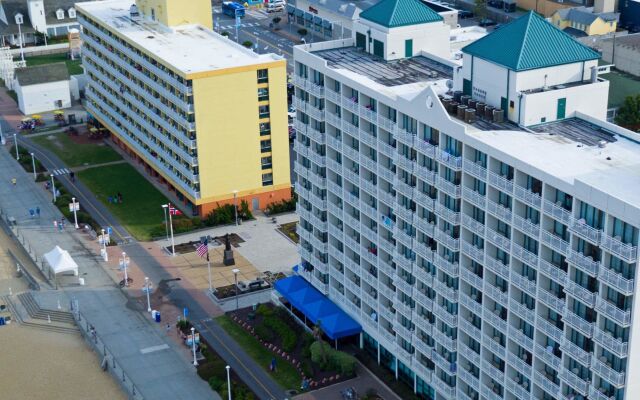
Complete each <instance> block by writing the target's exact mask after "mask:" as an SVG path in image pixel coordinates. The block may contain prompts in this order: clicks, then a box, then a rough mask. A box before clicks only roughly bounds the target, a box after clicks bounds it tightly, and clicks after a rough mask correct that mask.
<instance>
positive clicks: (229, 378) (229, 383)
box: [225, 365, 231, 400]
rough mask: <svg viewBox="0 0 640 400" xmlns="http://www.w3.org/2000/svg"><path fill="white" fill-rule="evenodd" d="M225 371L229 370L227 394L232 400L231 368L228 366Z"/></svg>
mask: <svg viewBox="0 0 640 400" xmlns="http://www.w3.org/2000/svg"><path fill="white" fill-rule="evenodd" d="M225 369H226V370H227V393H229V400H231V367H230V366H228V365H227V366H226V367H225Z"/></svg>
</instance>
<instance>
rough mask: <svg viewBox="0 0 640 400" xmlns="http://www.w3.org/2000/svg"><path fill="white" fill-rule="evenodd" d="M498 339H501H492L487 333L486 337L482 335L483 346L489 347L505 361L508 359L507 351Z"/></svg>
mask: <svg viewBox="0 0 640 400" xmlns="http://www.w3.org/2000/svg"><path fill="white" fill-rule="evenodd" d="M476 339H477V338H476ZM496 339H499V338H498V337H494V338H492V337H491V336H489V335H487V334H486V333H485V334H484V335H482V344H483V345H484V346H485V347H487V348H488V349H489V350H491V351H492V352H494V353H495V354H497V355H498V356H499V357H500V358H502V359H504V358H505V357H506V353H507V349H506V348H505V347H504V346H503V345H502V344H500V342H499V341H498V340H496Z"/></svg>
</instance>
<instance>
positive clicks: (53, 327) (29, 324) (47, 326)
mask: <svg viewBox="0 0 640 400" xmlns="http://www.w3.org/2000/svg"><path fill="white" fill-rule="evenodd" d="M22 325H23V326H26V327H28V328H35V329H40V330H43V331H47V332H55V333H67V334H76V333H79V332H80V331H79V330H78V328H68V327H66V326H57V325H50V324H41V323H35V322H23V323H22Z"/></svg>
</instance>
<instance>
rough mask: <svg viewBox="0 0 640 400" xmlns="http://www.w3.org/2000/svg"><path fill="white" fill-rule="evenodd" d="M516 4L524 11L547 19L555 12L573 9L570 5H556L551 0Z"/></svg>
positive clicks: (556, 3)
mask: <svg viewBox="0 0 640 400" xmlns="http://www.w3.org/2000/svg"><path fill="white" fill-rule="evenodd" d="M516 4H517V5H518V7H520V8H524V9H525V10H533V11H535V12H537V13H539V14H542V15H544V17H545V18H549V17H550V16H552V15H553V13H555V12H556V11H557V10H560V9H563V8H570V7H575V5H572V3H558V2H555V1H552V0H517V1H516Z"/></svg>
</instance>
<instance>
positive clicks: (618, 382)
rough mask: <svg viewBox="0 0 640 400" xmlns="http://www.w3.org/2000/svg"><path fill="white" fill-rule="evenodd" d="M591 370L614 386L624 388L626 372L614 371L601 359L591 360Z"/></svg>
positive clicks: (594, 358)
mask: <svg viewBox="0 0 640 400" xmlns="http://www.w3.org/2000/svg"><path fill="white" fill-rule="evenodd" d="M591 369H592V371H593V372H595V373H596V374H598V375H600V376H601V377H603V378H604V379H605V380H606V381H607V382H609V383H611V384H612V385H614V386H616V387H622V386H624V375H625V374H624V372H618V371H616V370H614V369H613V368H611V367H610V366H609V365H607V364H605V363H604V362H603V361H601V360H600V359H598V358H596V357H593V358H592V359H591Z"/></svg>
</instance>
